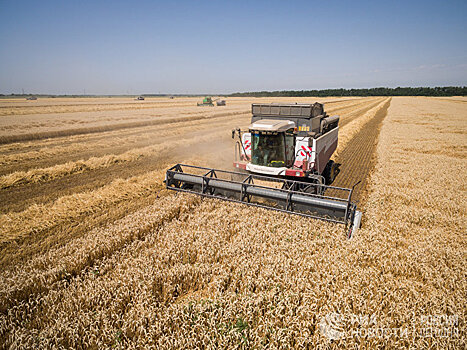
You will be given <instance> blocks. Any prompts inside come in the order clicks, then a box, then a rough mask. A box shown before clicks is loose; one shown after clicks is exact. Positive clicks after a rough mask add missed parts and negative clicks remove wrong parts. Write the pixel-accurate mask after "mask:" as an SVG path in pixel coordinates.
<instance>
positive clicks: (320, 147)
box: [315, 127, 339, 174]
mask: <svg viewBox="0 0 467 350" xmlns="http://www.w3.org/2000/svg"><path fill="white" fill-rule="evenodd" d="M338 133H339V127H336V128H334V129H332V130H331V131H328V132H327V133H325V134H324V135H322V136H320V137H318V138H317V139H316V140H315V143H316V149H315V151H316V155H317V156H316V164H315V167H316V170H317V171H318V173H320V174H322V173H323V171H324V168H325V167H326V164H327V163H328V161H329V159H331V156H332V154H333V153H334V151H335V150H336V148H337V139H338Z"/></svg>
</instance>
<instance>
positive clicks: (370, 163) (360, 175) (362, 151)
mask: <svg viewBox="0 0 467 350" xmlns="http://www.w3.org/2000/svg"><path fill="white" fill-rule="evenodd" d="M390 104H391V99H389V100H388V101H387V102H386V103H385V104H384V105H383V106H382V107H381V108H380V109H379V110H378V111H377V112H376V114H375V116H374V117H373V118H372V119H371V120H369V121H368V122H367V123H366V124H365V125H364V126H363V127H362V128H361V129H360V131H358V132H357V134H355V136H354V137H353V138H352V139H351V140H350V141H349V143H348V144H347V146H346V147H345V148H344V149H343V150H342V151H341V152H340V153H339V155H338V156H337V158H336V160H335V161H336V162H337V163H340V164H341V167H340V170H341V171H340V172H339V174H338V175H337V177H336V179H335V180H334V182H333V183H332V186H337V187H346V188H351V187H352V186H353V185H354V184H356V183H357V182H358V181H361V183H360V184H359V185H358V186H357V187H356V188H355V191H354V193H353V195H352V199H353V200H354V201H360V203H362V202H363V203H364V202H365V195H366V191H367V188H366V186H367V182H368V178H369V176H370V174H371V172H372V170H373V169H374V166H375V162H376V158H375V152H376V146H377V145H378V137H379V132H380V130H381V126H382V123H383V120H384V118H385V117H386V114H387V111H388V108H389V105H390ZM360 205H361V204H360Z"/></svg>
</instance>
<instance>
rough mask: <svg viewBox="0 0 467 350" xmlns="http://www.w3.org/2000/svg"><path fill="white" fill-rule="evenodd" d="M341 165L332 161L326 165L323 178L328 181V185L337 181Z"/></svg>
mask: <svg viewBox="0 0 467 350" xmlns="http://www.w3.org/2000/svg"><path fill="white" fill-rule="evenodd" d="M339 165H340V164H337V163H335V162H334V161H332V160H330V161H329V162H328V164H326V168H325V169H324V171H323V176H324V178H325V180H326V185H330V184H332V183H333V182H334V180H335V179H336V176H337V174H339Z"/></svg>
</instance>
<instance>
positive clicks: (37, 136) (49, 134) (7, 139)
mask: <svg viewBox="0 0 467 350" xmlns="http://www.w3.org/2000/svg"><path fill="white" fill-rule="evenodd" d="M245 113H246V112H245V111H239V112H229V113H219V114H214V115H205V114H201V115H198V116H195V117H174V118H169V119H163V120H160V119H155V120H148V121H141V122H132V123H121V124H114V125H104V126H95V127H88V128H76V129H65V130H56V131H44V132H38V133H31V134H19V135H8V136H0V145H4V144H9V143H15V142H25V141H33V140H42V139H50V138H57V137H67V136H74V135H84V134H95V133H101V132H108V131H115V130H122V129H131V128H140V127H145V126H152V125H163V124H172V123H179V122H182V121H184V120H186V121H194V120H204V119H216V118H224V117H232V116H236V115H241V114H245Z"/></svg>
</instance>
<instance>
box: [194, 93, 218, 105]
mask: <svg viewBox="0 0 467 350" xmlns="http://www.w3.org/2000/svg"><path fill="white" fill-rule="evenodd" d="M217 100H218V98H216V99H215V100H213V99H212V97H209V96H207V97H205V98H203V102H199V103H197V104H196V105H197V106H198V107H200V106H209V107H214V102H216V101H217ZM218 106H219V104H218Z"/></svg>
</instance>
